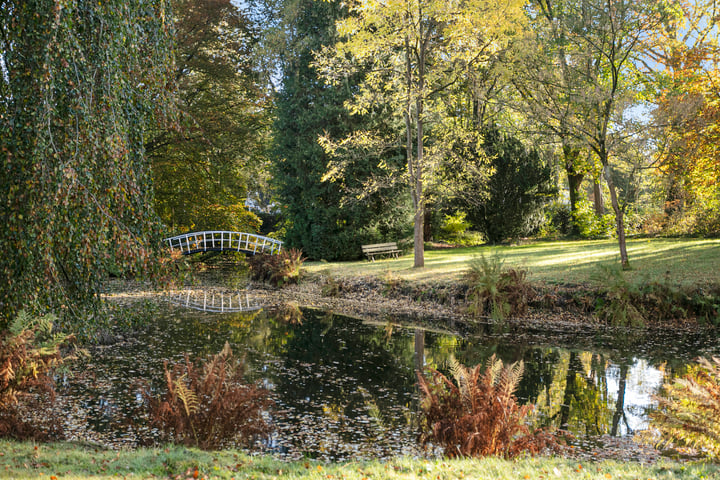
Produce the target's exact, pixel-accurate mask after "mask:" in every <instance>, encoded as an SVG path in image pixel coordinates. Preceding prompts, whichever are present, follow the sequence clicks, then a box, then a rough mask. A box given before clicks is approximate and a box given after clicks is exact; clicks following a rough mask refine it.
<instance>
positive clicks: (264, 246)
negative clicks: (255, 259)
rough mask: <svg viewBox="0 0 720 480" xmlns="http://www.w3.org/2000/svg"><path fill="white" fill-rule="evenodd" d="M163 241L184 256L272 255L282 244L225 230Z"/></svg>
mask: <svg viewBox="0 0 720 480" xmlns="http://www.w3.org/2000/svg"><path fill="white" fill-rule="evenodd" d="M165 241H166V242H167V243H168V244H169V245H170V249H171V250H176V249H177V250H180V253H182V254H184V255H188V254H191V253H200V252H212V251H226V250H229V251H236V252H246V253H252V254H256V253H269V254H271V255H272V254H275V253H279V252H280V250H282V244H283V242H281V241H280V240H276V239H274V238H270V237H265V236H263V235H257V234H254V233H244V232H231V231H227V230H208V231H204V232H191V233H184V234H182V235H176V236H174V237H170V238H166V239H165Z"/></svg>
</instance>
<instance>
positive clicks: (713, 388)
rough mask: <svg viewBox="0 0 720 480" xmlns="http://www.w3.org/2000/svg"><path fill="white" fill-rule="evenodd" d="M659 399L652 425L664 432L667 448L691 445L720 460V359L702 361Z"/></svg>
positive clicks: (670, 384)
mask: <svg viewBox="0 0 720 480" xmlns="http://www.w3.org/2000/svg"><path fill="white" fill-rule="evenodd" d="M656 398H657V401H658V409H657V410H656V411H654V412H651V413H650V418H651V419H652V422H651V425H652V426H653V427H655V428H657V429H658V430H659V431H660V433H661V435H662V441H661V443H662V444H663V445H673V444H676V445H680V446H688V447H691V448H694V449H697V450H698V451H699V452H700V453H701V454H703V455H706V456H708V457H710V458H713V459H718V458H720V358H718V357H713V358H712V359H711V360H708V359H707V358H700V359H699V360H698V364H697V365H695V366H692V367H690V369H689V371H688V373H687V374H685V376H684V377H683V378H680V379H676V380H675V381H674V382H673V383H669V384H665V386H664V392H663V394H662V396H659V397H656Z"/></svg>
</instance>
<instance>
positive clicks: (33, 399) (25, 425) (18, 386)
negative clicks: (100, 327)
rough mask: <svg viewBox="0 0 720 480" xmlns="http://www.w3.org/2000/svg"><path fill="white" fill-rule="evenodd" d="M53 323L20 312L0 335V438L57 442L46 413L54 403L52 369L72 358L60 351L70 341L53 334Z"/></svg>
mask: <svg viewBox="0 0 720 480" xmlns="http://www.w3.org/2000/svg"><path fill="white" fill-rule="evenodd" d="M54 320H55V317H53V316H51V315H48V316H45V317H37V318H35V317H32V316H30V315H29V314H27V313H25V312H21V313H20V314H18V316H17V317H16V318H15V319H14V320H13V322H12V323H11V325H10V327H9V329H8V330H6V331H3V332H0V437H12V438H15V439H19V440H25V439H35V440H51V439H55V440H57V439H61V438H62V426H61V423H60V421H59V419H58V418H57V417H56V416H54V415H53V414H51V413H50V412H51V409H49V408H48V406H49V404H50V403H51V402H52V401H53V400H54V398H55V390H54V387H55V380H54V378H53V370H54V369H55V368H56V367H57V366H59V365H61V364H62V363H64V362H66V361H68V360H71V359H73V358H75V356H74V355H70V354H63V352H62V351H61V348H62V347H64V346H67V345H68V344H69V343H71V342H72V341H73V338H72V337H71V336H68V335H57V334H53V333H52V329H53V322H54ZM40 412H42V413H40Z"/></svg>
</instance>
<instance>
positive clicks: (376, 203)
mask: <svg viewBox="0 0 720 480" xmlns="http://www.w3.org/2000/svg"><path fill="white" fill-rule="evenodd" d="M286 8H287V12H286V13H287V17H286V20H285V25H286V27H285V32H286V33H285V35H286V36H285V39H286V44H285V45H286V46H285V51H284V58H283V61H282V63H281V65H282V68H283V72H282V73H283V76H282V89H281V91H280V92H278V94H277V97H276V103H277V110H276V116H277V120H276V123H275V133H274V141H275V145H274V152H273V157H274V163H273V173H274V175H273V176H274V182H275V185H276V188H277V194H278V196H279V199H280V202H281V203H282V204H283V215H284V217H285V219H286V222H287V224H286V232H285V240H286V241H287V242H288V244H289V245H293V246H296V247H299V248H302V249H303V252H304V253H305V254H306V255H308V256H309V257H310V258H315V259H338V258H357V257H358V255H360V252H361V249H360V246H361V244H362V243H363V242H364V243H373V242H374V241H376V240H378V239H379V238H382V237H385V236H394V237H396V236H397V235H399V234H400V231H401V230H402V228H403V226H404V224H405V219H404V211H405V210H406V209H405V208H404V207H403V205H402V202H401V201H399V200H402V196H401V195H398V191H397V188H395V187H394V186H393V185H381V186H379V187H378V189H377V191H375V192H372V193H371V194H370V195H365V196H363V197H362V198H361V199H358V198H357V197H356V196H355V195H353V192H356V191H357V190H359V188H360V185H362V183H363V182H364V181H365V180H366V179H367V178H368V177H372V176H374V175H375V172H376V171H377V170H378V168H377V166H376V165H373V163H372V162H373V161H378V160H381V161H382V162H383V163H384V164H387V165H390V166H392V165H394V164H395V163H397V162H398V160H399V159H400V155H399V154H398V152H397V151H392V149H391V150H390V151H385V152H381V153H377V154H375V153H373V154H368V153H367V152H366V153H365V154H358V152H355V154H353V155H352V158H350V159H349V161H348V164H347V167H348V168H347V171H346V174H345V175H343V176H342V177H341V178H336V179H332V180H331V179H329V178H327V176H326V173H327V164H328V162H329V160H330V157H329V155H328V154H327V153H326V152H325V151H324V150H323V148H322V147H321V146H320V144H319V143H318V139H319V138H320V137H321V136H322V135H329V136H331V137H335V138H337V137H344V136H346V135H350V134H351V132H353V131H356V130H357V129H359V128H361V127H362V125H363V124H365V122H367V121H369V120H368V119H366V118H363V117H360V116H357V117H351V116H350V115H349V114H348V112H347V111H346V110H345V108H344V107H343V103H344V102H345V101H346V100H347V99H348V97H349V96H350V94H351V90H352V89H353V88H355V86H354V82H355V80H356V78H357V77H352V78H348V79H347V81H346V82H343V83H340V84H337V85H334V86H329V85H327V84H326V83H325V82H324V81H323V79H322V78H320V76H319V74H318V72H317V70H316V69H315V68H314V67H313V66H312V62H313V58H314V57H313V51H315V50H319V49H320V48H321V47H322V46H323V45H328V44H332V43H333V42H334V41H335V40H336V33H335V21H336V20H337V19H338V18H342V17H343V16H344V15H346V14H347V10H346V9H345V8H344V7H343V6H342V5H341V4H340V3H339V2H317V1H313V0H297V1H293V2H289V3H288V4H287V5H286ZM373 121H374V120H373ZM392 168H394V167H392Z"/></svg>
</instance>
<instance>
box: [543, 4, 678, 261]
mask: <svg viewBox="0 0 720 480" xmlns="http://www.w3.org/2000/svg"><path fill="white" fill-rule="evenodd" d="M535 7H536V9H535V11H534V13H532V12H531V15H534V17H535V18H536V19H543V21H544V22H545V24H546V28H549V29H550V30H551V31H552V32H556V31H557V32H564V33H552V35H551V36H550V38H549V41H550V43H551V44H553V42H554V43H558V42H559V45H560V47H561V48H560V49H559V50H558V53H557V55H556V56H557V58H558V59H559V60H556V61H555V62H553V63H554V64H557V62H560V65H561V69H560V70H561V71H562V72H563V73H562V80H563V82H562V88H559V89H549V90H548V94H547V95H545V97H546V98H548V99H551V100H552V101H553V105H554V107H553V108H554V109H557V110H558V111H562V112H567V113H563V114H562V115H560V116H559V117H558V118H557V120H556V122H555V123H556V124H557V125H562V131H563V132H564V133H563V135H565V134H567V135H569V136H570V137H571V139H572V142H571V143H569V144H568V143H565V142H563V145H562V146H563V150H564V152H565V158H566V164H567V160H568V158H569V157H568V155H567V153H568V150H567V149H568V148H570V149H571V150H572V149H575V148H577V146H578V145H582V146H584V148H587V149H589V150H590V151H592V152H593V154H594V155H595V156H596V157H597V159H598V161H599V162H600V164H601V165H602V171H603V177H604V179H605V181H606V183H607V185H608V189H609V192H610V200H611V203H612V207H613V211H614V213H615V223H616V232H617V236H618V247H619V250H620V261H621V263H622V265H623V267H624V268H627V267H628V266H629V260H628V255H627V248H626V244H625V223H624V211H623V207H622V206H621V204H620V201H619V199H618V195H617V191H616V188H615V185H614V182H613V177H612V171H611V167H612V163H613V162H614V159H615V158H616V154H617V152H616V148H617V147H618V145H620V140H621V139H622V138H623V136H624V135H626V134H627V132H624V131H623V125H624V123H625V122H624V120H625V119H624V115H625V114H626V112H627V109H628V108H629V107H631V106H633V105H634V103H633V102H634V100H635V98H636V95H637V93H638V90H639V85H638V83H637V77H636V76H635V63H634V62H635V61H637V60H638V58H639V57H640V56H641V53H642V51H643V47H644V43H645V41H646V40H647V38H648V37H649V36H650V34H651V32H653V31H654V29H655V28H657V26H658V25H659V22H660V20H661V19H662V17H663V15H664V14H665V11H664V9H663V8H659V7H658V5H657V4H656V3H655V2H630V1H627V0H578V1H571V2H557V3H551V2H550V0H539V1H538V2H537V3H536V4H535ZM545 70H546V71H551V70H552V69H548V68H546V69H545ZM548 84H549V85H552V82H548ZM533 104H534V105H536V106H537V105H538V101H537V100H535V101H534V102H533ZM548 115H552V113H551V111H548ZM563 135H560V137H561V140H562V138H563ZM578 152H579V150H578Z"/></svg>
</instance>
